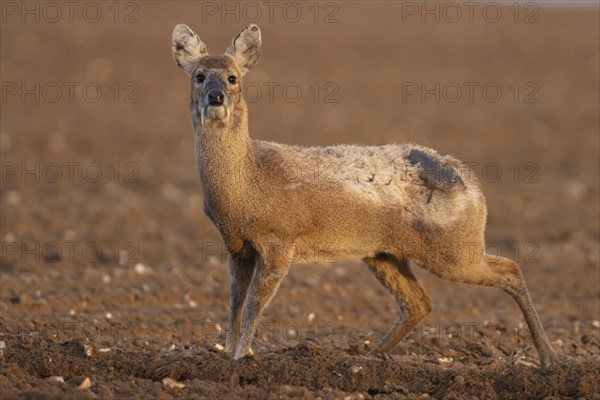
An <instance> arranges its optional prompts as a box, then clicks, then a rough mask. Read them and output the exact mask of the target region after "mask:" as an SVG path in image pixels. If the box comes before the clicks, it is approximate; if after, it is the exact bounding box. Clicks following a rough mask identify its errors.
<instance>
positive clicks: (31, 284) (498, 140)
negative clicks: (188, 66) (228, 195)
mask: <svg viewBox="0 0 600 400" xmlns="http://www.w3.org/2000/svg"><path fill="white" fill-rule="evenodd" d="M109 3H110V4H112V3H111V2H107V3H97V4H99V6H100V7H101V8H102V11H103V17H102V18H101V19H100V21H99V22H97V23H90V22H88V21H85V20H83V18H82V17H81V14H80V13H79V14H78V13H75V16H74V21H73V22H69V21H68V19H67V14H66V11H63V12H64V13H65V14H64V15H63V16H62V19H61V20H60V21H58V22H55V23H52V22H48V21H44V20H43V18H42V21H40V22H39V23H37V22H35V21H32V20H31V19H29V20H26V21H25V22H22V21H21V19H22V18H21V17H20V16H17V17H13V16H12V15H9V14H6V16H7V20H6V22H4V21H3V23H2V26H1V42H0V43H1V61H0V67H1V75H2V76H1V80H2V85H3V91H2V92H3V99H2V104H1V106H2V113H1V118H0V119H1V126H0V128H1V129H0V130H1V132H0V133H1V137H0V139H1V140H0V150H1V153H0V155H1V157H2V186H1V191H0V200H1V207H2V212H1V218H0V222H1V227H0V229H1V240H2V260H1V264H0V273H1V276H0V278H1V279H0V284H1V285H0V327H1V329H0V396H1V397H2V398H36V399H38V398H39V399H46V398H77V399H80V398H110V397H118V398H172V397H179V398H225V397H230V398H313V397H320V398H353V399H362V398H365V399H368V398H409V399H410V398H412V399H416V398H445V399H453V398H456V399H459V398H460V399H463V398H486V399H487V398H489V399H494V398H511V399H512V398H590V399H591V398H600V395H599V393H600V376H599V375H600V363H599V356H600V329H599V328H600V323H599V322H598V320H600V300H599V299H600V274H599V260H600V259H599V252H600V247H599V236H600V228H599V206H598V204H599V188H600V184H599V172H598V164H599V160H600V145H599V134H598V133H599V124H600V118H599V109H600V104H599V85H600V78H599V70H600V54H599V37H600V35H599V19H598V8H593V7H589V6H580V7H574V8H564V7H558V6H547V5H541V6H539V5H538V6H539V9H537V11H536V13H535V16H536V19H537V22H532V23H524V21H523V18H524V15H525V14H523V13H525V12H527V13H529V12H531V10H524V9H522V10H521V11H522V13H521V14H520V16H519V18H517V20H518V21H517V22H515V20H514V18H513V17H514V14H513V13H512V11H511V10H510V9H508V8H507V7H505V8H503V10H504V14H503V18H501V20H500V21H499V22H497V23H492V22H489V21H486V20H484V19H483V18H482V17H481V13H476V14H475V20H474V21H473V22H469V21H468V20H467V19H466V18H467V17H466V16H464V17H463V18H462V19H461V20H460V21H459V22H457V23H451V22H449V21H447V20H445V19H444V18H441V20H440V22H439V23H438V22H435V20H432V17H429V19H427V20H426V21H425V22H422V21H421V17H420V16H416V17H415V16H408V15H407V14H406V12H405V13H404V14H403V10H402V5H401V4H399V3H391V2H381V3H368V2H356V3H354V2H352V3H350V2H349V3H339V4H338V8H331V9H325V8H324V3H321V4H320V5H319V7H321V8H320V11H321V12H320V14H319V15H318V18H316V20H317V21H318V22H315V15H314V14H313V9H309V8H308V7H309V6H310V5H311V3H296V4H299V6H300V7H301V8H302V10H303V17H302V18H301V19H300V21H299V22H297V23H292V22H289V21H286V20H285V19H284V18H283V17H282V15H281V13H277V12H275V14H274V15H273V21H272V22H271V21H269V19H268V15H267V13H266V11H265V10H266V8H264V7H263V17H262V20H259V21H258V23H259V24H260V25H261V29H262V32H263V44H264V52H263V58H262V60H261V61H260V63H259V65H258V66H257V67H256V69H255V70H253V71H251V72H250V73H249V74H248V75H247V76H246V78H245V81H246V85H247V88H254V89H255V90H256V91H254V92H251V91H248V92H247V93H246V94H247V96H248V97H251V98H252V99H253V101H251V102H249V108H250V129H251V135H252V136H253V137H254V138H260V139H266V140H274V141H280V142H286V143H294V144H299V145H328V144H335V143H363V144H369V145H379V144H385V143H389V142H415V143H419V144H422V145H425V146H430V147H433V148H435V149H437V150H438V151H439V152H440V153H443V154H453V155H454V156H456V157H457V158H459V159H462V160H463V161H466V162H469V163H471V165H472V166H473V171H474V173H475V174H477V175H478V176H479V179H480V180H481V181H482V184H483V187H484V191H485V193H486V197H487V199H488V211H489V221H488V230H487V240H488V242H489V243H490V249H489V251H491V252H496V253H498V252H501V253H502V254H503V255H504V256H507V257H511V258H512V259H514V260H515V261H517V262H518V263H519V264H520V265H521V267H522V269H523V273H524V276H525V279H526V281H527V283H528V285H529V288H530V292H531V296H532V298H533V302H534V304H535V305H536V308H537V310H538V313H539V315H540V319H541V320H542V322H543V324H544V326H545V327H546V331H547V334H548V336H549V338H550V340H551V341H552V343H553V345H554V348H555V349H556V351H557V353H558V355H559V358H560V365H558V366H556V367H555V368H553V369H552V370H549V371H542V370H540V369H539V368H538V360H537V355H536V353H535V349H534V348H533V345H532V343H531V340H530V338H529V335H528V331H527V328H526V326H525V325H524V320H523V318H522V316H521V314H520V312H519V310H518V308H517V306H516V304H515V303H514V302H513V300H512V299H511V298H510V297H509V296H508V295H506V294H504V293H502V292H501V291H498V290H495V289H490V288H482V287H475V286H469V285H464V284H459V283H451V282H446V281H442V280H440V279H438V278H437V277H434V276H432V275H430V274H428V273H426V272H424V271H421V270H417V271H416V272H417V273H418V276H419V278H420V280H421V281H422V282H423V284H424V286H425V287H426V288H427V290H428V291H429V293H430V295H431V297H432V300H433V307H434V309H433V311H432V312H431V314H430V315H429V316H428V317H427V318H426V319H425V320H424V321H423V322H422V323H421V324H419V326H418V327H417V328H416V329H415V331H414V332H412V333H411V334H410V335H409V336H408V337H407V338H406V339H405V340H404V341H403V342H402V343H401V344H400V345H399V346H398V347H397V348H396V349H394V351H393V352H392V353H391V354H389V355H386V356H381V357H366V356H365V355H364V354H365V353H366V351H367V350H368V349H369V348H370V347H371V346H373V344H375V343H376V342H377V340H378V339H379V338H380V337H381V336H382V335H383V334H384V333H385V332H386V331H387V329H389V328H390V327H391V326H392V324H393V323H394V322H395V320H396V318H397V315H398V310H397V307H396V304H395V301H394V299H393V298H392V297H391V296H390V295H389V294H388V293H387V292H386V291H385V289H384V288H383V287H381V285H379V284H378V283H377V281H376V280H375V278H374V277H372V276H371V275H370V272H369V271H368V269H367V268H366V266H365V265H363V264H362V263H359V262H341V263H335V264H328V265H302V266H294V267H293V268H292V270H291V272H290V274H289V276H288V277H287V278H286V281H285V282H284V284H283V286H282V288H281V290H280V292H279V293H278V295H277V296H276V298H275V299H274V300H273V302H272V304H271V305H270V307H269V308H268V309H267V311H266V313H265V315H264V317H263V319H262V324H261V329H260V332H259V335H258V337H257V339H256V342H255V346H254V350H255V354H254V355H253V356H249V357H246V358H244V359H242V360H240V361H238V362H234V361H232V360H230V359H229V358H228V357H227V356H226V355H225V354H224V353H223V351H222V346H223V345H224V341H225V330H226V329H227V326H226V321H227V313H228V308H229V307H228V296H229V279H228V276H227V268H226V264H225V260H226V254H225V250H224V247H223V245H222V242H221V239H220V237H219V235H218V232H217V231H216V229H215V228H214V227H213V225H212V224H211V223H210V221H209V220H208V218H207V217H206V216H205V215H204V213H203V207H202V193H201V190H200V187H199V184H198V179H197V173H196V170H195V160H194V150H193V134H192V129H191V124H190V121H189V115H188V93H189V83H188V80H187V78H186V77H185V76H184V74H183V73H182V72H181V71H180V70H179V69H178V68H177V67H176V66H175V64H174V63H173V61H172V59H171V55H170V35H171V30H172V28H173V26H174V25H175V24H176V23H179V22H186V23H188V24H189V25H190V26H191V27H192V28H194V29H195V30H196V31H197V32H198V33H199V35H200V36H201V37H202V38H203V40H204V41H205V42H206V43H207V45H208V48H209V51H212V52H220V51H223V50H224V49H225V47H226V46H227V45H228V43H229V42H230V40H231V38H232V37H233V35H234V34H235V33H237V32H238V31H239V30H240V29H241V28H242V27H243V25H244V24H245V21H244V15H243V14H239V15H240V21H239V22H236V21H235V16H227V15H226V16H225V17H223V16H221V15H216V16H215V15H212V14H211V15H207V10H206V9H203V8H202V7H203V5H202V4H203V3H200V2H198V3H194V2H164V1H156V2H150V1H147V2H144V1H141V2H133V3H134V4H135V5H136V6H137V9H135V8H132V9H124V8H122V9H120V10H121V13H120V14H119V16H118V18H117V20H118V21H119V22H117V23H115V22H114V20H113V17H114V15H113V14H112V11H111V9H109V6H110V4H109ZM214 4H216V5H217V7H218V6H219V4H221V3H214ZM240 4H241V3H240ZM258 4H262V3H258ZM414 4H417V6H418V5H419V4H420V3H414ZM431 4H435V3H431ZM121 7H124V6H123V5H121ZM136 10H137V11H136ZM465 10H466V9H465V8H463V11H464V12H466V11H465ZM250 11H251V10H246V12H247V13H249V12H250ZM404 11H406V10H404ZM534 11H535V10H534ZM48 12H50V11H49V10H48ZM132 12H133V15H134V17H135V18H137V20H138V21H137V22H133V23H129V24H126V23H123V19H124V18H125V17H126V16H128V15H129V14H130V13H132ZM290 12H291V11H290ZM332 12H334V13H333V15H334V16H335V19H337V22H333V23H323V19H324V18H325V16H326V15H330V14H331V13H332ZM448 12H449V11H448ZM248 15H250V14H248ZM248 15H246V16H248ZM252 15H254V14H252ZM290 15H291V14H290ZM3 16H5V14H3ZM29 18H31V17H29ZM36 82H39V83H40V87H39V90H37V96H39V98H37V97H36V94H35V93H36V89H35V84H36ZM69 82H74V83H76V84H77V85H75V84H73V88H74V92H73V93H74V98H73V99H70V98H69V95H68V94H69V93H68V90H67V88H68V87H69V86H68V85H69V84H70V83H69ZM466 82H474V83H476V84H477V85H475V86H472V87H474V88H477V89H474V92H473V94H474V98H473V99H472V101H471V100H470V99H469V98H468V91H467V89H466V88H467V87H468V86H467V85H468V84H465V83H466ZM22 83H25V85H26V87H25V89H30V88H33V89H32V90H33V93H34V94H31V93H30V94H24V93H23V90H22V87H21V86H20V85H21V84H22ZM315 83H316V86H313V85H315ZM436 83H439V84H440V89H439V90H437V95H436V94H435V93H436V89H435V88H436V86H435V85H436ZM515 83H516V86H514V85H515ZM48 84H50V86H47V85H48ZM53 84H54V86H53ZM86 84H87V85H88V86H87V87H88V90H90V92H89V93H84V92H83V90H84V86H86ZM115 84H117V85H116V86H114V85H115ZM128 84H129V86H127V85H128ZM422 84H424V85H425V87H424V88H425V89H432V88H433V91H434V94H425V95H424V98H421V95H422V93H418V94H415V95H409V94H408V92H407V90H409V89H414V88H415V87H417V88H419V89H421V88H422V86H421V85H422ZM486 84H487V86H486V87H488V88H489V90H490V92H489V93H487V94H484V93H482V88H483V87H484V86H485V85H486ZM528 84H529V85H528ZM45 85H46V86H45ZM56 85H58V86H59V87H62V88H63V92H62V96H60V97H59V98H58V99H57V97H56V96H57V95H56V92H54V91H53V90H56ZM286 85H287V86H286ZM415 85H416V86H415ZM97 86H99V87H100V88H101V90H102V94H101V96H100V97H99V98H98V101H92V98H93V100H96V98H95V97H94V93H93V92H92V90H93V89H94V88H95V87H97ZM456 86H459V87H461V88H463V89H464V91H463V93H462V97H461V98H459V99H458V100H457V101H454V100H455V99H456V98H455V92H453V90H455V89H456ZM497 86H500V87H501V89H502V95H501V96H500V98H496V97H495V95H493V93H492V90H493V89H494V88H495V87H497ZM15 87H16V88H18V90H19V92H18V93H17V94H11V93H12V91H13V89H14V88H15ZM44 87H45V89H44ZM269 87H272V88H273V91H272V92H271V93H269ZM284 87H286V88H287V89H286V90H289V92H284V90H283V89H284ZM294 87H295V88H297V87H300V89H301V92H302V93H301V95H300V96H299V97H298V96H297V95H295V94H294V92H293V88H294ZM444 88H445V89H444ZM258 89H260V90H258ZM444 90H445V92H444ZM270 94H271V95H272V96H270ZM436 96H437V97H438V98H436ZM486 96H487V97H486ZM492 98H493V99H492ZM126 99H127V100H128V101H126ZM55 100H56V101H55ZM132 100H137V102H130V101H132ZM533 100H535V101H533ZM28 171H29V172H28ZM32 171H33V172H32ZM56 171H59V174H58V175H57V173H56ZM98 172H99V173H100V174H99V175H98ZM399 240H401V238H399ZM58 377H62V378H58ZM86 378H88V379H89V383H90V385H89V387H87V388H86V386H87V381H86ZM165 378H170V379H172V381H169V380H165ZM61 380H62V381H61ZM179 384H181V385H179ZM80 385H83V387H82V388H80V387H79V386H80Z"/></svg>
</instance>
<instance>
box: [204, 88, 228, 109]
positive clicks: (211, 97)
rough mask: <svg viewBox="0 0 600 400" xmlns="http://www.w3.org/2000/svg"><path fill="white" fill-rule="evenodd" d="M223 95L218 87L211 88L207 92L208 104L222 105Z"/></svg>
mask: <svg viewBox="0 0 600 400" xmlns="http://www.w3.org/2000/svg"><path fill="white" fill-rule="evenodd" d="M224 97H225V96H224V95H223V92H222V91H220V90H218V89H214V90H211V91H210V92H208V104H210V105H211V106H222V105H223V98H224Z"/></svg>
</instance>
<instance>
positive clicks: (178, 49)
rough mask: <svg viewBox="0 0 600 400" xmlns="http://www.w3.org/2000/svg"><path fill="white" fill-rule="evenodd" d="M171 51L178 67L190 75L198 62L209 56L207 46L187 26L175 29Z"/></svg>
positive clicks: (181, 25) (183, 25) (182, 25)
mask: <svg viewBox="0 0 600 400" xmlns="http://www.w3.org/2000/svg"><path fill="white" fill-rule="evenodd" d="M171 51H172V52H173V58H174V59H175V62H176V63H177V65H179V67H181V68H182V69H183V70H184V71H185V72H186V73H187V74H188V75H191V74H192V72H193V71H192V69H193V68H194V65H195V64H196V61H198V60H199V59H200V58H202V57H204V56H205V55H207V54H208V52H207V51H206V45H205V44H204V43H203V42H202V40H200V38H199V37H198V35H196V33H195V32H194V31H193V30H191V29H190V28H189V27H188V26H187V25H185V24H179V25H177V26H175V29H173V41H172V45H171Z"/></svg>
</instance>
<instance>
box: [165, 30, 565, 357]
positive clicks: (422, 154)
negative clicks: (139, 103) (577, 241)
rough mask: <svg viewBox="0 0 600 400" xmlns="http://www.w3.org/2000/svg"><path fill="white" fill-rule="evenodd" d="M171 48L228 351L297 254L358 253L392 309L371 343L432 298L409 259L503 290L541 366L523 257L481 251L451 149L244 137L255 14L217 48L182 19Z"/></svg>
mask: <svg viewBox="0 0 600 400" xmlns="http://www.w3.org/2000/svg"><path fill="white" fill-rule="evenodd" d="M172 51H173V56H174V58H175V61H176V62H177V65H179V67H181V68H182V69H183V70H184V71H185V72H186V73H187V75H188V76H189V78H190V81H191V99H190V112H191V117H192V123H193V128H194V132H195V147H196V158H197V167H198V172H199V174H200V182H201V185H202V189H203V192H204V207H205V212H206V214H207V215H208V216H209V217H210V219H211V220H212V221H213V223H214V224H215V225H216V227H217V228H218V230H219V232H220V233H221V235H222V237H223V240H224V242H225V244H226V246H227V250H228V252H229V255H230V256H229V274H230V278H231V314H230V319H229V326H228V332H227V343H226V351H227V352H229V353H230V354H231V355H233V356H234V358H235V359H239V358H241V357H243V356H244V355H246V354H248V353H250V352H251V348H250V345H251V342H252V339H253V336H254V334H255V331H256V328H257V324H258V321H259V318H260V316H261V313H262V311H263V310H264V309H265V307H266V306H267V304H268V303H269V301H270V300H271V299H272V298H273V296H274V295H275V293H276V292H277V289H278V287H279V285H280V284H281V282H282V280H283V278H284V277H285V276H286V274H287V272H288V269H289V268H290V265H291V264H292V263H307V262H310V263H312V262H330V261H333V260H348V259H362V260H364V261H365V263H366V264H367V265H368V267H369V268H370V269H371V271H372V272H373V273H374V274H375V276H376V278H377V279H378V280H379V281H380V282H381V283H382V284H383V285H384V286H385V287H386V288H387V289H388V290H389V291H390V292H391V293H392V295H393V296H394V297H395V298H396V300H397V301H398V304H399V306H400V314H401V315H400V318H399V320H398V322H397V323H396V324H395V325H394V326H393V327H392V328H391V329H390V331H389V332H388V333H387V334H386V335H385V336H384V337H383V339H382V340H381V342H380V343H379V344H378V345H377V346H375V347H374V348H373V349H372V350H371V351H370V352H369V354H371V355H374V354H378V353H382V352H389V351H390V350H391V349H392V348H393V347H394V346H395V345H396V344H397V343H398V342H399V341H400V340H401V339H402V337H403V336H405V335H406V334H407V333H408V332H409V331H410V330H411V329H412V328H413V327H414V326H415V325H416V324H417V323H418V322H419V321H420V320H421V319H422V318H423V317H425V316H426V315H427V314H428V313H429V311H430V309H431V301H430V299H429V296H428V295H427V293H426V292H425V290H424V289H423V287H422V286H421V285H420V284H419V282H417V280H416V278H415V276H414V274H413V272H412V270H411V266H410V263H409V260H410V261H412V262H413V263H416V264H417V265H419V266H421V267H423V268H425V269H427V270H429V271H431V272H433V273H434V274H436V275H438V276H440V277H442V278H444V279H448V280H451V281H458V282H466V283H471V284H477V285H485V286H493V287H497V288H500V289H502V290H504V291H505V292H507V293H508V294H510V295H511V296H512V297H513V298H514V299H515V301H516V302H517V304H518V305H519V307H520V308H521V311H522V312H523V315H524V316H525V319H526V321H527V324H528V326H529V330H530V332H531V335H532V337H533V341H534V344H535V347H536V349H537V351H538V353H539V357H540V361H541V366H542V367H544V368H545V367H549V366H551V365H552V364H553V363H554V362H555V359H556V356H555V354H554V351H553V350H552V348H551V346H550V343H549V342H548V339H547V338H546V335H545V333H544V329H543V328H542V325H541V323H540V321H539V319H538V316H537V314H536V312H535V310H534V308H533V305H532V302H531V299H530V297H529V294H528V291H527V288H526V286H525V282H524V281H523V276H522V275H521V271H520V269H519V266H518V265H517V264H516V263H514V262H513V261H511V260H509V259H506V258H502V257H492V256H488V255H486V254H485V245H484V230H485V222H486V205H485V199H484V196H483V194H482V192H481V190H480V188H479V186H478V183H477V182H476V181H475V180H474V179H473V178H471V177H469V179H467V176H466V174H465V173H464V169H463V168H462V165H461V163H460V162H459V161H457V160H455V159H454V158H452V157H449V156H441V155H439V154H438V153H437V152H435V151H434V150H431V149H428V148H425V147H420V146H416V145H411V144H400V145H396V144H394V145H387V146H379V147H364V146H350V145H338V146H331V147H299V146H289V145H283V144H277V143H271V142H265V141H260V140H252V139H251V138H250V136H249V134H248V109H247V106H246V103H245V101H244V98H243V96H242V77H243V75H244V74H246V73H247V72H248V70H250V69H251V68H252V67H253V66H254V65H256V63H257V62H258V59H259V58H260V54H261V34H260V30H259V28H258V26H256V25H249V26H248V27H246V28H245V29H244V30H242V31H241V32H240V33H239V34H238V35H237V36H235V38H234V39H233V42H232V43H231V45H230V46H229V48H227V50H226V51H225V54H224V55H209V54H208V52H207V49H206V46H205V45H204V43H203V42H202V41H201V40H200V38H199V37H198V35H197V34H196V33H194V32H193V31H192V30H191V29H190V28H189V27H188V26H186V25H177V26H176V27H175V29H174V31H173V41H172Z"/></svg>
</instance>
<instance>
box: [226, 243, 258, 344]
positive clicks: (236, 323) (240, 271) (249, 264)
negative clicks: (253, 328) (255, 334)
mask: <svg viewBox="0 0 600 400" xmlns="http://www.w3.org/2000/svg"><path fill="white" fill-rule="evenodd" d="M255 267H256V257H254V256H249V257H242V256H240V255H237V254H231V255H230V256H229V279H230V280H231V297H230V299H231V301H230V303H231V304H230V306H231V310H230V314H229V325H228V329H227V341H226V342H225V351H226V352H227V353H228V354H230V355H232V356H233V355H234V353H235V350H236V348H237V345H238V342H239V341H240V335H241V334H242V307H243V305H244V300H245V299H246V293H247V292H248V287H249V286H250V282H251V281H252V275H253V274H254V269H255Z"/></svg>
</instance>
